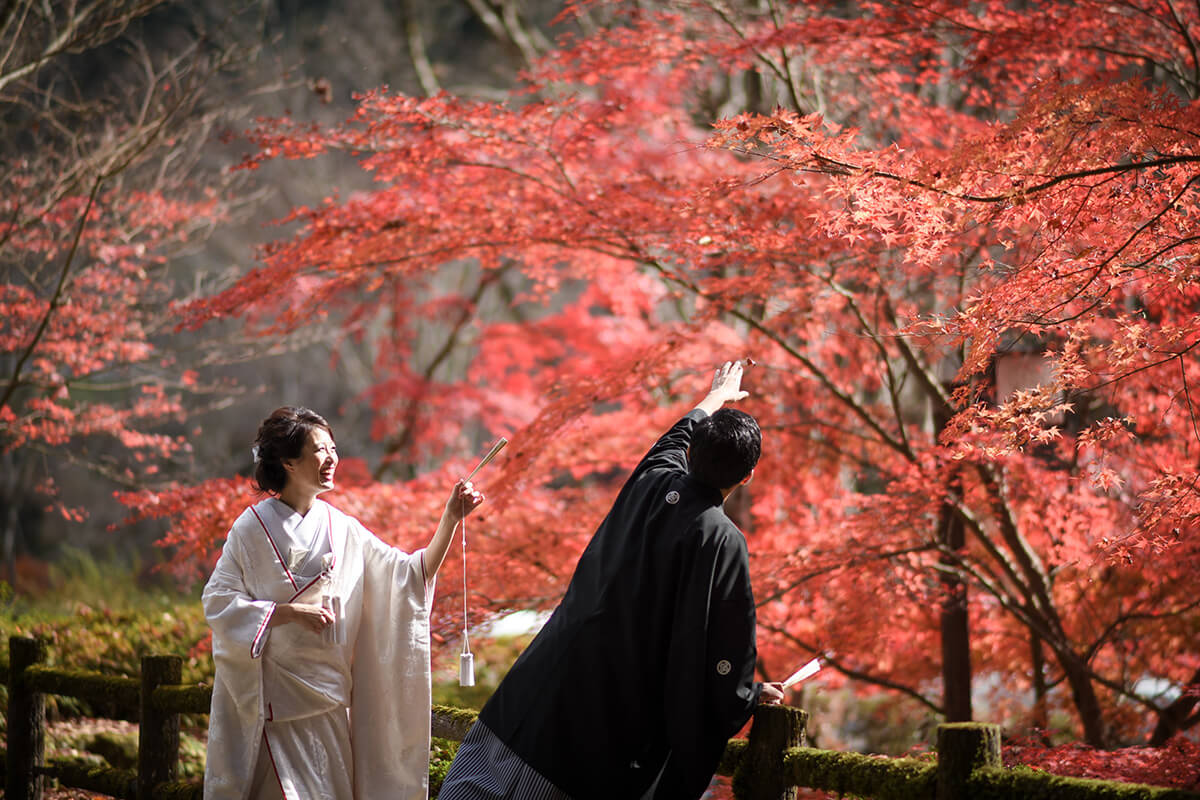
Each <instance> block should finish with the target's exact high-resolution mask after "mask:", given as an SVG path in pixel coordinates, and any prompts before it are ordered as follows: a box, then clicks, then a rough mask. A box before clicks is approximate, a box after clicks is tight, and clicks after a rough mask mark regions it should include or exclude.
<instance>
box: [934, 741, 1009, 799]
mask: <svg viewBox="0 0 1200 800" xmlns="http://www.w3.org/2000/svg"><path fill="white" fill-rule="evenodd" d="M937 751H938V768H937V799H938V800H967V778H969V777H970V776H971V773H972V772H974V771H975V770H977V769H979V768H980V767H999V766H1000V765H1001V761H1000V726H999V725H988V724H986V723H982V722H952V723H948V724H944V725H938V729H937Z"/></svg>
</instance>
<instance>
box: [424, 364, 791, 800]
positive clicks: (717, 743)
mask: <svg viewBox="0 0 1200 800" xmlns="http://www.w3.org/2000/svg"><path fill="white" fill-rule="evenodd" d="M741 379H742V365H741V363H740V362H726V363H725V364H723V365H722V366H721V367H719V368H718V369H717V370H716V373H715V375H714V376H713V382H712V388H711V390H710V391H709V392H708V394H707V395H705V397H704V398H703V399H702V400H701V401H700V402H699V404H697V406H696V407H695V408H694V409H693V410H692V411H691V412H689V413H688V414H687V416H685V417H683V418H682V419H681V420H679V421H678V422H676V423H675V425H674V426H673V427H672V428H671V429H670V430H669V431H667V433H666V434H665V435H664V436H663V437H662V438H661V439H659V440H658V442H657V443H656V444H655V445H654V446H653V447H652V448H651V449H650V452H649V453H647V454H646V456H645V457H644V458H643V459H642V461H641V463H640V464H638V466H637V468H636V469H634V471H633V474H632V475H631V476H630V477H629V479H628V481H626V483H625V486H624V487H623V488H622V489H621V493H620V494H619V495H618V497H617V500H616V502H615V503H614V504H613V507H612V510H611V511H610V512H609V514H608V516H607V517H606V518H605V520H604V522H603V523H601V525H600V528H599V529H598V530H597V531H596V533H595V535H594V536H593V537H592V540H591V542H590V543H589V544H588V547H587V549H586V550H584V552H583V555H582V556H580V559H579V564H578V566H577V567H576V568H575V574H574V576H573V577H572V578H571V583H570V585H569V586H568V587H567V592H566V594H565V595H564V597H563V599H562V602H561V603H560V604H559V606H558V608H556V609H555V611H554V614H553V615H552V616H551V617H550V620H549V621H548V622H547V623H546V625H545V627H544V628H542V630H541V632H540V633H538V635H537V637H536V638H535V639H534V640H533V642H531V643H530V645H529V647H528V648H526V650H525V652H523V653H522V654H521V657H520V658H519V659H517V662H516V664H514V665H513V668H512V670H510V671H509V673H508V675H507V676H506V677H505V678H504V680H503V681H502V682H501V683H500V686H499V687H498V688H497V689H496V692H495V694H493V695H492V697H491V699H490V700H488V702H487V704H486V705H485V706H484V708H483V711H482V712H480V715H479V721H478V722H477V723H476V724H475V725H474V727H472V729H471V731H470V733H468V735H467V737H466V739H465V740H464V741H463V743H462V746H461V747H460V748H459V751H458V754H457V756H456V757H455V760H454V764H453V765H452V766H451V768H450V773H449V774H448V775H447V776H446V780H445V782H444V783H443V785H442V789H441V792H440V793H439V795H438V797H439V798H440V800H483V799H484V798H487V800H495V799H497V798H512V799H513V800H611V798H629V799H630V800H633V799H634V798H654V800H695V798H697V797H699V796H700V795H701V793H702V792H703V791H704V789H705V787H707V785H708V783H709V781H710V780H711V778H712V775H713V772H714V771H715V769H716V766H717V762H718V761H719V760H720V757H721V755H722V753H723V752H724V749H725V743H726V741H727V740H728V739H729V737H730V736H732V735H733V734H735V733H736V732H737V731H738V730H739V729H740V728H741V727H742V726H743V725H744V724H745V723H746V721H747V720H748V719H749V718H750V715H751V713H752V712H753V710H754V706H755V704H756V703H759V702H766V703H777V702H779V701H780V700H781V699H782V698H783V691H782V688H781V686H780V685H779V684H770V683H769V684H763V683H759V682H756V681H755V680H754V667H755V657H756V651H755V641H754V637H755V628H754V625H755V618H754V597H753V594H752V592H751V588H750V570H749V561H748V557H747V551H746V541H745V539H744V538H743V536H742V533H741V531H740V530H738V528H737V526H736V525H734V524H733V522H732V521H731V520H730V519H729V517H727V516H726V515H725V511H724V508H723V504H724V501H725V498H727V497H728V496H729V495H730V493H732V492H733V491H734V490H735V489H737V487H739V486H742V485H743V484H745V483H747V482H748V481H749V480H750V479H751V477H752V476H753V475H754V467H755V465H756V464H757V463H758V458H759V453H760V451H761V435H760V433H759V429H758V423H757V422H755V420H754V418H753V417H751V416H750V415H748V414H745V413H743V412H741V411H736V410H733V409H728V408H723V406H724V405H725V404H726V403H728V402H733V401H737V400H741V399H743V398H745V397H746V396H747V393H746V392H744V391H742V389H741Z"/></svg>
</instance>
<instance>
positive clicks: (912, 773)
mask: <svg viewBox="0 0 1200 800" xmlns="http://www.w3.org/2000/svg"><path fill="white" fill-rule="evenodd" d="M783 768H784V773H785V775H786V776H787V778H788V779H789V780H790V781H792V782H793V783H794V784H795V785H796V786H805V787H808V788H811V789H824V790H825V791H828V792H837V793H839V794H849V795H856V796H859V797H873V798H876V800H915V798H928V797H933V792H934V786H935V784H936V783H937V764H934V763H931V762H928V761H919V760H917V759H915V758H883V757H878V756H867V755H863V754H861V753H839V752H834V751H832V750H817V749H815V748H811V747H793V748H791V749H790V750H787V751H785V752H784V758H783Z"/></svg>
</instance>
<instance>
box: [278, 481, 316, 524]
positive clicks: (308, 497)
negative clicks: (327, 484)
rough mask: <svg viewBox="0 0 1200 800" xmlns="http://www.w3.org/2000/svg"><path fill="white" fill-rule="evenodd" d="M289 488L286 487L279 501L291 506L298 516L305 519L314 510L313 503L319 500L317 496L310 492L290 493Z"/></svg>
mask: <svg viewBox="0 0 1200 800" xmlns="http://www.w3.org/2000/svg"><path fill="white" fill-rule="evenodd" d="M288 488H289V487H286V486H285V487H284V489H283V491H282V492H280V493H279V500H280V501H281V502H283V503H286V504H288V505H289V506H291V507H292V509H293V510H294V511H295V512H296V513H297V514H299V515H300V516H302V517H303V516H304V515H305V514H307V513H308V510H309V509H310V508H312V505H313V501H315V500H316V499H317V496H316V495H315V494H311V493H309V492H302V491H296V490H292V491H290V492H289V491H288Z"/></svg>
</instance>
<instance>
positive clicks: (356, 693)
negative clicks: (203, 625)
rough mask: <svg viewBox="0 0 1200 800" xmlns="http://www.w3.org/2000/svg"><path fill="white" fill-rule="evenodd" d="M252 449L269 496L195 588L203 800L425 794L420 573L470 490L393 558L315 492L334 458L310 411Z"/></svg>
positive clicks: (472, 498) (473, 499)
mask: <svg viewBox="0 0 1200 800" xmlns="http://www.w3.org/2000/svg"><path fill="white" fill-rule="evenodd" d="M254 453H255V476H254V477H255V481H256V482H257V484H258V487H259V488H260V489H262V491H264V492H266V493H268V495H270V496H268V497H267V498H265V499H263V500H262V501H260V502H258V503H256V504H255V505H253V506H251V507H250V508H247V509H246V510H245V511H243V512H242V514H241V516H239V517H238V519H237V521H236V522H234V524H233V527H232V528H231V529H230V531H229V536H228V538H227V539H226V541H225V546H224V549H223V550H222V552H221V557H220V559H219V560H218V561H217V565H216V568H215V569H214V570H213V574H212V577H211V578H209V580H208V583H207V584H206V585H205V587H204V594H203V603H204V613H205V616H206V617H207V618H208V622H209V625H210V626H211V627H212V631H213V660H214V662H215V664H216V677H215V680H214V684H213V700H212V711H211V715H210V717H209V740H208V762H207V766H206V768H205V773H204V797H205V800H267V799H268V798H271V799H273V800H279V799H280V798H285V800H381V799H382V798H388V799H389V800H401V799H404V800H408V799H409V798H412V799H420V800H424V798H426V797H427V796H428V783H429V723H430V720H429V714H430V693H431V681H430V667H429V608H430V604H431V602H432V599H433V586H434V577H435V576H436V575H437V572H438V569H439V568H440V567H441V565H442V561H443V559H444V558H445V556H446V551H447V550H448V549H449V547H450V540H451V538H452V537H453V535H454V529H455V527H457V525H458V523H459V522H461V521H462V519H463V517H464V516H466V514H468V513H470V511H471V510H473V509H474V508H475V507H476V506H478V505H479V503H480V502H482V501H483V495H482V494H480V493H479V492H477V491H475V490H474V489H473V488H472V487H471V485H470V484H469V483H465V482H462V481H460V482H459V483H457V484H456V485H455V486H454V489H453V490H452V492H451V494H450V498H449V499H448V500H447V501H446V507H445V509H444V510H443V512H442V518H441V521H440V522H439V523H438V527H437V530H436V531H435V532H434V534H433V538H432V539H430V542H429V545H428V546H427V547H425V548H424V549H422V550H418V551H416V552H414V553H405V552H404V551H402V550H399V549H397V548H394V547H390V546H388V545H385V544H384V543H383V542H381V541H380V540H379V539H377V538H376V537H375V536H374V535H373V534H372V533H371V532H370V531H368V530H367V529H366V528H364V527H363V526H362V524H361V523H359V521H358V520H356V519H354V518H353V517H350V516H347V515H345V514H343V513H341V512H340V511H338V510H337V509H336V508H333V507H332V506H330V505H329V504H328V503H325V502H324V501H322V500H319V499H318V498H317V495H319V494H320V493H322V492H326V491H329V490H330V489H332V488H333V485H334V471H335V470H336V468H337V464H338V456H337V448H336V447H335V446H334V443H333V435H332V432H331V430H330V427H329V424H328V423H327V422H326V421H325V420H324V419H323V418H322V417H321V416H320V415H318V414H316V413H315V412H313V411H310V410H308V409H305V408H293V407H290V406H289V407H284V408H280V409H278V410H276V411H275V412H274V413H273V414H272V415H271V416H270V417H269V418H268V419H267V420H265V421H264V422H263V424H262V425H261V427H260V428H259V430H258V438H257V440H256V443H255V447H254Z"/></svg>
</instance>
